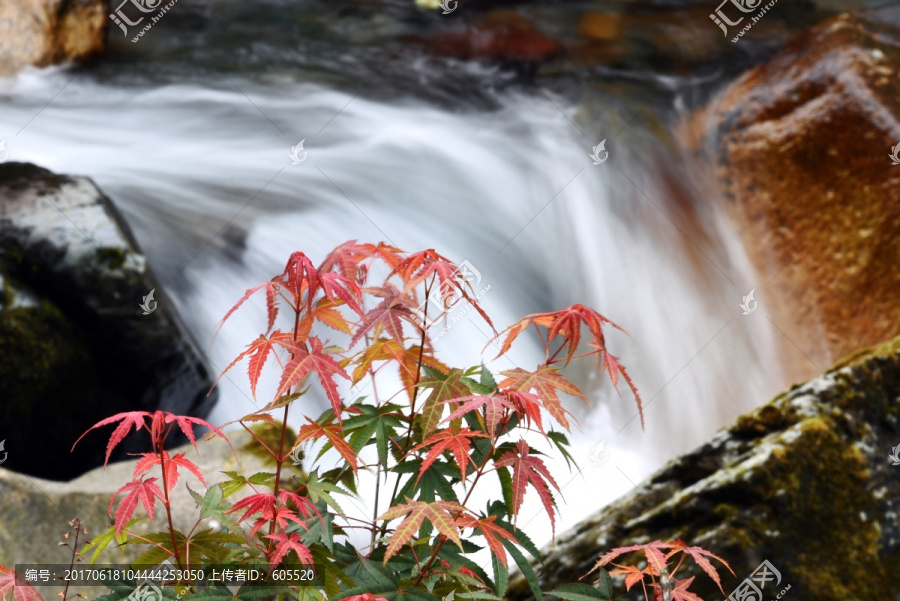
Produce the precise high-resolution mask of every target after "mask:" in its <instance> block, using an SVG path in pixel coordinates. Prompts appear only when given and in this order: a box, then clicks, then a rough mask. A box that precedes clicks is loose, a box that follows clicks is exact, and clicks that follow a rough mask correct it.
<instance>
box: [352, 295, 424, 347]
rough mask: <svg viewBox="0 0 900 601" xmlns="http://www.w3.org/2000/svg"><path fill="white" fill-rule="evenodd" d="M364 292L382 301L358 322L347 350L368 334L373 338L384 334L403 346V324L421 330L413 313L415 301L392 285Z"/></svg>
mask: <svg viewBox="0 0 900 601" xmlns="http://www.w3.org/2000/svg"><path fill="white" fill-rule="evenodd" d="M366 292H368V293H369V294H371V295H372V296H375V297H378V298H381V299H382V300H381V302H379V303H378V304H377V305H375V307H374V308H373V309H371V310H370V311H369V312H368V313H366V314H365V315H364V316H363V318H362V320H360V323H359V327H358V328H357V330H356V332H355V333H354V334H353V337H352V338H351V339H350V345H349V348H353V347H354V346H355V345H356V343H357V342H359V341H360V340H361V339H362V338H363V336H365V335H366V334H368V333H370V332H371V334H372V337H374V338H378V337H380V336H381V335H382V333H385V334H387V335H388V336H389V337H390V338H392V339H393V340H395V341H397V343H398V344H400V345H403V343H404V340H405V339H404V337H403V322H407V323H409V324H411V325H412V326H413V327H414V328H417V329H421V324H420V323H419V321H418V317H417V316H416V314H415V313H414V312H413V309H415V308H416V303H415V299H413V298H412V296H411V295H410V294H407V293H405V292H402V291H400V290H399V289H397V287H396V286H394V285H392V284H385V285H384V286H382V287H379V288H369V289H366Z"/></svg>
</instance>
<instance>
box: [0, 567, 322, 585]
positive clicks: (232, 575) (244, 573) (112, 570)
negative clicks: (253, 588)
mask: <svg viewBox="0 0 900 601" xmlns="http://www.w3.org/2000/svg"><path fill="white" fill-rule="evenodd" d="M15 569H16V585H17V586H21V585H28V586H64V585H65V584H66V583H68V584H69V585H72V586H108V584H111V583H115V582H119V583H135V584H145V583H150V584H155V585H158V586H175V585H188V586H193V585H197V584H202V585H204V586H214V585H216V584H226V585H265V586H272V585H278V584H284V585H290V586H318V577H317V571H316V568H315V566H304V567H298V568H287V567H277V568H274V569H269V568H268V567H266V566H259V565H249V566H242V565H210V566H203V567H202V568H194V569H188V568H184V569H182V568H179V567H177V566H175V565H173V564H172V565H170V564H161V565H156V566H136V565H127V564H96V565H93V566H90V567H88V566H79V565H76V566H70V565H68V564H46V563H44V564H16V568H15Z"/></svg>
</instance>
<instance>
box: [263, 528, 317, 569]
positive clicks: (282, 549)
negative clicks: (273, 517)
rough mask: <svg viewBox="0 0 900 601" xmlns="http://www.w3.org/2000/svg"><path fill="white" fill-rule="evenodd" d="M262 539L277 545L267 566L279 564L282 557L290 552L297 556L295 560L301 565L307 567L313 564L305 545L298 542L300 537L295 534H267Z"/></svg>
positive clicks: (313, 561) (313, 560)
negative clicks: (269, 540)
mask: <svg viewBox="0 0 900 601" xmlns="http://www.w3.org/2000/svg"><path fill="white" fill-rule="evenodd" d="M264 538H268V539H271V540H273V541H275V542H276V543H277V544H276V545H275V550H274V552H273V553H272V555H271V556H270V557H269V564H271V565H272V566H273V567H274V566H277V565H278V564H279V563H281V560H282V559H284V556H285V555H287V554H288V553H289V552H291V551H293V552H294V553H296V554H297V558H298V559H299V560H300V562H301V563H303V564H305V565H308V566H311V565H313V564H315V559H313V556H312V553H310V551H309V548H308V547H307V546H306V545H304V544H303V543H302V542H300V537H299V536H298V535H297V533H296V532H291V533H290V534H285V533H284V532H276V533H275V534H267V535H266V536H265V537H264Z"/></svg>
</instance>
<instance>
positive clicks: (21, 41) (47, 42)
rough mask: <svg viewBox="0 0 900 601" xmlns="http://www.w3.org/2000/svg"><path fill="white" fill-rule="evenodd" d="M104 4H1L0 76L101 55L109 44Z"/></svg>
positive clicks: (76, 0)
mask: <svg viewBox="0 0 900 601" xmlns="http://www.w3.org/2000/svg"><path fill="white" fill-rule="evenodd" d="M104 4H105V3H104V1H103V0H3V2H0V75H11V74H14V73H17V72H18V71H20V70H21V69H22V68H23V67H26V66H28V65H35V66H38V67H46V66H47V65H52V64H55V63H61V62H66V61H71V60H74V61H82V60H87V59H89V58H91V57H94V56H96V55H97V54H99V53H101V52H102V51H103V49H104V47H105V44H106V20H107V17H106V10H105V6H104Z"/></svg>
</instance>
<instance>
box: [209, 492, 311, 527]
mask: <svg viewBox="0 0 900 601" xmlns="http://www.w3.org/2000/svg"><path fill="white" fill-rule="evenodd" d="M238 511H243V512H244V513H243V515H241V517H239V518H238V522H243V521H244V520H246V519H247V518H248V517H250V516H251V515H254V514H257V513H258V514H260V516H259V517H258V518H257V519H256V521H255V522H254V524H253V528H252V530H251V531H250V535H251V536H253V535H255V534H256V533H257V532H258V531H259V529H260V528H262V527H263V526H265V525H266V524H268V523H269V522H270V521H271V520H272V519H273V518H274V519H275V520H276V521H277V522H278V524H279V525H281V526H282V528H284V527H286V526H287V525H288V521H292V522H294V523H297V524H303V522H302V520H300V519H299V518H298V517H297V516H296V514H295V513H294V512H293V511H291V510H290V509H288V508H287V507H284V506H283V505H282V506H277V505H276V502H275V494H274V493H257V494H255V495H250V496H249V497H247V498H245V499H241V500H240V501H238V502H237V503H235V504H234V505H233V506H232V507H231V509H229V510H228V511H227V512H226V513H237V512H238Z"/></svg>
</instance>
